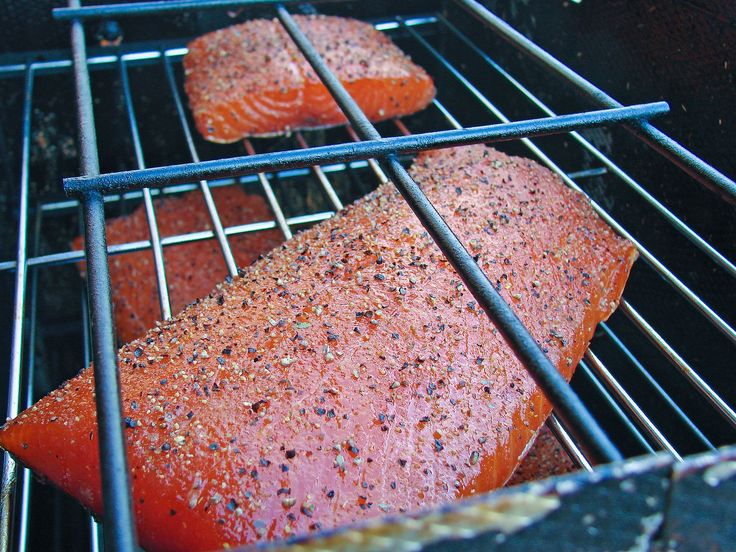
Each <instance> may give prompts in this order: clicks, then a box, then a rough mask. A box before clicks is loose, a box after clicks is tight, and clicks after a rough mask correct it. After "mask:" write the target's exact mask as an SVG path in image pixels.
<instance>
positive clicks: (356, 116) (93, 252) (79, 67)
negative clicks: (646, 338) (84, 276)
mask: <svg viewBox="0 0 736 552" xmlns="http://www.w3.org/2000/svg"><path fill="white" fill-rule="evenodd" d="M457 2H458V3H459V4H460V5H462V6H463V7H464V8H466V9H468V10H469V11H471V13H473V14H474V15H476V16H478V17H479V18H480V19H481V20H482V21H483V22H484V23H485V24H487V25H488V26H490V27H491V28H492V29H493V30H495V31H496V32H498V33H499V34H501V36H503V37H504V38H505V39H507V40H509V41H511V42H512V43H513V44H514V46H516V47H518V48H519V49H521V50H522V51H524V52H525V53H527V54H529V55H530V56H531V57H532V58H533V59H535V60H537V61H539V62H540V63H542V64H543V65H544V66H545V67H546V68H548V69H550V70H551V71H553V72H555V73H557V74H558V75H560V76H562V77H563V78H565V79H567V80H568V81H569V82H571V83H572V84H574V85H575V86H576V88H577V89H579V90H580V91H581V92H582V93H584V94H585V95H587V96H588V97H590V98H591V99H593V100H594V101H595V102H597V103H598V104H599V105H603V106H605V107H608V108H610V109H605V110H602V111H593V112H586V113H579V114H574V115H564V116H551V117H549V118H544V119H534V120H529V121H521V122H514V123H511V122H509V123H503V124H500V125H488V126H484V127H477V128H474V129H459V130H453V131H443V132H436V133H427V134H421V135H414V136H408V137H398V138H381V137H380V135H378V133H377V132H376V131H375V128H374V127H373V126H372V125H371V124H370V123H369V122H368V121H367V119H366V118H365V116H364V115H363V113H362V112H361V111H360V109H359V108H358V107H357V105H356V104H355V103H354V102H353V101H352V99H351V98H350V97H349V96H348V95H347V94H346V93H345V91H344V89H343V88H342V86H341V84H340V83H339V81H337V79H335V78H334V76H333V75H331V73H330V72H329V69H327V68H326V66H325V65H324V63H323V62H322V61H321V60H320V59H319V56H318V55H317V54H316V52H315V51H314V49H313V47H312V46H311V45H310V44H309V42H308V41H307V40H306V38H305V37H304V36H303V35H302V34H301V32H300V31H299V29H298V27H297V26H296V24H295V23H294V21H293V19H292V18H291V17H290V16H289V14H288V12H287V11H286V9H285V8H284V7H283V6H281V5H278V6H277V12H278V16H279V18H280V20H281V22H282V23H283V24H284V26H285V27H286V28H287V30H288V31H289V33H290V34H291V36H292V37H293V38H294V40H295V42H296V43H297V45H298V46H299V47H300V49H301V50H302V52H303V53H304V54H305V56H306V57H307V59H309V61H310V63H312V65H313V66H314V67H315V70H316V71H317V73H318V74H319V75H320V78H321V79H322V80H323V82H324V83H325V85H326V86H327V88H328V90H330V92H331V93H332V95H333V97H335V99H336V100H337V101H338V103H339V105H340V106H341V108H342V109H343V111H344V112H345V113H346V115H347V116H348V119H349V120H350V121H351V123H353V125H354V126H355V128H357V129H358V132H359V133H360V134H361V137H362V138H363V139H365V140H366V141H364V142H360V143H354V144H338V145H333V146H324V147H322V148H311V149H303V150H293V151H286V152H279V153H272V154H264V155H252V156H248V157H242V158H233V159H225V160H218V161H209V162H204V163H197V162H195V163H191V164H186V165H178V166H170V167H162V168H153V169H141V170H138V171H128V172H124V173H114V174H107V175H98V173H99V169H98V166H97V151H96V143H95V130H94V124H93V120H92V112H91V105H92V104H91V95H90V90H89V77H88V70H87V63H86V50H85V45H84V34H83V27H82V23H81V21H82V19H85V18H89V17H102V16H111V15H116V16H126V15H141V14H144V13H145V14H152V13H163V12H165V11H181V10H184V9H192V8H196V9H203V8H218V7H225V6H234V5H238V6H242V5H248V4H278V2H274V1H271V0H250V1H248V0H240V1H232V0H210V1H208V2H194V1H192V0H176V1H172V2H150V3H140V4H120V5H113V6H90V7H85V8H79V6H78V2H77V1H76V0H72V1H71V2H70V8H61V9H57V10H55V12H54V15H55V17H57V18H58V19H68V20H71V21H72V47H73V53H74V72H75V77H76V79H77V95H78V100H79V101H78V104H79V105H78V108H79V121H80V144H81V148H80V150H81V154H82V170H81V172H82V174H83V176H81V177H78V178H72V179H67V180H65V182H64V184H65V188H66V190H67V192H68V193H69V194H70V195H76V196H78V197H80V198H81V200H82V204H83V205H84V213H85V234H86V238H87V239H86V246H85V247H86V256H87V262H88V279H89V302H90V310H91V321H92V331H93V343H94V359H95V382H96V387H97V400H98V419H99V422H100V434H101V435H100V440H101V443H100V448H101V453H100V454H101V466H102V471H103V489H104V493H103V495H104V498H105V510H106V512H115V514H114V515H112V516H108V517H107V519H106V524H105V542H106V548H108V549H111V550H133V549H134V544H135V533H134V525H133V521H132V514H131V512H132V510H131V507H130V495H129V485H128V480H127V469H126V465H125V453H124V441H123V436H122V425H121V417H120V397H119V391H118V385H117V361H116V354H115V347H114V335H113V326H112V311H111V302H110V292H109V274H108V267H107V247H106V244H105V225H104V210H103V197H102V194H103V193H110V192H118V191H123V190H129V189H144V194H145V192H146V191H147V190H146V188H147V187H148V186H160V185H164V184H173V183H184V182H191V181H192V180H199V179H211V178H216V177H222V176H242V175H247V174H254V173H258V172H264V171H274V170H283V169H285V168H295V167H309V166H312V165H319V164H324V163H327V162H331V161H349V160H357V159H368V158H371V157H376V156H377V157H381V158H382V163H383V165H384V167H385V168H386V170H387V172H388V173H389V174H390V175H391V176H392V177H393V180H394V182H395V184H396V185H397V186H398V187H399V189H400V191H401V192H402V194H403V195H404V197H405V198H406V200H407V202H408V203H409V204H410V206H411V207H412V209H413V210H414V211H415V213H416V214H417V216H418V217H419V218H420V220H421V221H422V223H423V224H424V225H425V227H427V229H428V231H429V232H430V233H431V234H432V236H433V238H434V239H435V241H436V242H437V243H438V245H439V246H440V247H441V248H442V250H443V251H444V252H445V254H446V256H447V257H448V259H449V260H450V261H451V262H452V264H453V266H455V268H456V270H457V271H458V273H459V274H460V276H461V277H462V278H463V280H464V281H465V282H466V285H467V287H468V289H469V290H470V291H471V293H473V295H474V296H475V297H476V299H478V301H479V303H480V304H481V305H482V306H483V307H484V309H485V310H486V312H487V313H489V316H490V317H491V318H492V319H493V320H494V322H496V324H497V325H499V327H500V328H501V329H502V331H504V335H505V336H506V338H507V339H509V340H510V342H511V343H512V344H513V345H512V346H514V348H515V350H516V351H517V354H519V356H520V357H521V358H522V359H523V360H524V361H525V365H527V366H528V367H529V369H530V371H531V372H532V373H533V374H534V376H535V378H536V379H538V381H539V383H540V385H541V387H542V388H543V389H544V390H545V393H547V395H548V397H549V398H550V399H551V400H552V401H553V404H555V407H556V411H557V412H558V413H560V414H563V416H564V417H565V422H566V424H567V425H568V427H570V428H571V429H577V432H576V437H578V439H579V440H580V441H581V442H582V443H586V444H587V445H588V446H589V447H590V449H591V450H592V451H593V453H594V454H593V455H594V456H596V457H597V458H599V459H602V460H614V459H618V458H620V455H618V453H617V451H616V450H615V447H613V445H612V444H611V443H610V442H608V440H607V438H606V437H605V434H603V432H602V431H600V429H599V428H598V426H597V423H596V422H595V420H594V419H593V418H592V417H591V416H590V414H588V412H587V410H586V409H585V407H584V406H583V405H582V403H580V402H579V400H578V399H577V397H576V396H575V395H574V394H573V393H572V391H571V390H570V388H569V387H568V386H567V384H566V383H565V382H564V380H562V378H561V377H560V376H559V374H558V373H557V372H556V370H555V369H554V367H553V366H552V365H551V364H550V363H549V361H548V360H547V359H546V357H545V356H544V355H543V353H542V352H541V350H539V348H538V346H537V345H536V343H535V342H534V340H533V339H532V338H531V337H530V336H529V334H528V332H527V331H526V329H525V328H524V327H523V326H522V325H521V323H520V322H519V321H518V319H517V318H516V317H515V315H513V312H512V311H511V309H510V308H509V307H508V306H507V305H506V304H505V302H504V301H503V300H502V299H501V298H500V296H499V295H498V294H497V293H496V291H495V289H494V288H493V286H491V285H490V284H489V283H488V280H487V278H486V277H485V275H483V273H482V272H481V271H480V269H479V268H478V267H477V265H476V264H475V262H474V261H473V260H472V257H471V256H470V255H469V254H468V252H467V251H465V250H464V248H463V247H462V246H461V245H460V243H459V241H458V240H457V238H456V237H455V236H454V235H453V234H452V232H451V230H450V229H449V228H448V227H447V225H446V224H445V223H444V221H443V220H442V219H441V217H440V216H439V215H438V214H437V213H436V211H434V208H433V207H432V206H431V204H430V203H429V202H428V201H427V199H426V197H424V195H423V194H422V193H421V190H419V189H418V187H417V186H416V184H415V183H414V182H413V181H412V180H411V179H410V177H409V176H408V174H407V173H406V171H405V170H404V169H403V167H402V165H401V164H400V163H398V161H397V160H396V158H395V155H396V154H398V153H402V152H410V151H419V150H423V149H430V148H437V147H451V146H455V145H461V144H466V143H477V142H489V141H501V140H509V139H518V138H528V137H530V136H541V135H545V134H549V133H555V132H568V131H570V130H573V129H581V128H587V127H590V126H595V125H601V124H611V123H626V122H628V123H629V125H630V126H629V127H627V128H630V129H631V130H632V131H633V132H634V133H635V134H636V135H637V136H639V137H640V138H642V140H644V141H646V142H647V143H649V144H650V145H652V144H654V146H653V147H655V149H657V150H658V151H660V152H661V153H663V154H665V155H666V156H667V157H668V158H670V159H671V160H673V161H674V162H675V163H676V164H677V165H678V166H680V167H682V168H683V169H684V170H686V172H688V173H689V174H691V175H692V176H693V177H694V178H696V179H697V180H699V181H701V182H703V183H706V184H708V183H712V184H713V185H714V186H715V187H716V188H717V189H718V191H719V193H721V195H722V196H724V197H725V199H727V200H728V201H731V202H733V201H734V197H736V192H735V190H736V185H735V184H734V183H733V182H732V181H731V180H729V179H727V178H726V177H725V176H723V175H722V174H721V173H719V172H718V171H715V169H713V168H712V167H710V166H708V165H707V164H706V163H704V162H703V161H702V160H700V159H698V158H697V157H695V156H694V155H692V154H691V153H690V152H688V151H687V150H685V149H684V148H682V147H681V146H679V144H677V143H676V142H674V141H672V140H671V139H670V138H668V137H667V136H665V135H664V134H662V133H661V132H660V131H658V130H656V129H655V128H654V127H652V126H651V125H650V124H649V123H648V122H646V119H648V118H649V117H652V116H655V115H657V114H661V113H663V112H665V111H666V109H667V108H666V104H663V103H661V102H660V103H656V104H645V105H642V106H631V107H623V106H621V104H619V103H618V102H616V101H615V100H613V99H612V98H610V97H608V96H607V95H605V94H604V93H603V92H601V91H600V90H598V89H597V88H595V87H594V86H593V85H592V84H590V83H589V82H588V81H586V80H585V79H583V78H582V77H580V76H579V75H577V74H576V73H574V72H572V71H571V70H570V69H569V68H567V67H566V66H564V65H562V64H561V63H560V62H559V61H557V60H556V59H554V58H552V57H551V56H549V54H547V53H546V52H544V51H543V50H541V49H539V48H538V47H537V46H536V45H534V44H533V43H531V42H530V41H528V40H527V39H526V38H525V37H523V36H522V35H520V34H519V33H517V32H516V31H514V30H513V29H511V28H510V27H508V25H506V24H505V23H504V22H502V21H501V20H499V19H498V18H496V17H495V16H493V14H490V13H489V12H486V11H485V9H484V8H482V7H480V5H479V4H477V3H476V2H472V1H470V0H457ZM163 57H164V61H165V62H166V56H165V55H164V56H163ZM30 67H31V66H30V65H29V73H32V69H31V68H30ZM29 80H30V81H31V82H32V76H31V77H29ZM26 105H29V104H26ZM139 164H140V165H141V166H142V160H141V161H140V162H139ZM203 187H206V184H203ZM711 187H712V186H711ZM149 199H150V198H149ZM22 212H25V211H22ZM23 225H25V221H23ZM223 236H224V233H223ZM637 245H638V244H637ZM154 249H155V248H154ZM640 249H641V248H640ZM654 260H655V261H656V259H654ZM657 262H658V261H657ZM726 262H728V261H726ZM16 266H17V267H19V268H23V269H24V268H25V266H26V264H25V259H20V258H19V259H18V260H17V263H16ZM665 270H666V269H665ZM18 278H22V279H23V284H24V283H25V280H24V279H25V275H24V271H21V270H18ZM683 287H684V286H683ZM24 288H25V285H23V289H24ZM685 289H687V288H685ZM688 291H689V290H688ZM625 305H626V304H625ZM625 308H626V309H627V310H625V312H627V314H628V315H629V316H630V317H633V318H634V319H635V318H636V316H637V313H636V311H633V308H631V307H630V306H628V307H625ZM727 327H728V326H727ZM727 335H728V334H727ZM588 361H589V362H591V363H592V364H594V363H595V357H593V358H592V359H591V358H590V357H588ZM539 378H541V380H540V379H539ZM16 410H17V406H16ZM665 448H666V447H665ZM675 454H676V453H675ZM8 471H10V470H6V472H8ZM6 472H4V474H5V473H6ZM6 511H7V510H6Z"/></svg>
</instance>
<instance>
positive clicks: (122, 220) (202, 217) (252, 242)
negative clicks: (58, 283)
mask: <svg viewBox="0 0 736 552" xmlns="http://www.w3.org/2000/svg"><path fill="white" fill-rule="evenodd" d="M211 192H212V197H213V199H214V200H215V204H216V205H217V211H218V213H219V214H220V219H221V220H222V224H223V226H225V227H227V226H235V225H238V224H243V223H245V222H257V221H263V220H269V219H271V218H273V216H272V214H271V212H270V210H269V208H268V205H267V204H266V202H265V201H264V200H263V198H262V197H260V196H258V195H253V194H246V193H245V192H244V191H243V190H242V189H241V188H240V187H238V186H227V187H221V188H212V190H211ZM154 207H155V212H156V222H157V224H158V228H159V234H160V236H161V237H162V238H164V237H167V236H175V235H180V234H187V233H190V232H199V231H203V230H211V229H212V222H211V219H210V216H209V213H208V211H207V207H206V205H205V203H204V199H203V197H202V194H201V192H199V191H194V192H189V193H186V194H184V195H181V196H178V197H169V198H166V199H162V200H155V201H154ZM105 228H106V233H107V242H108V243H109V244H111V245H114V244H121V243H126V242H133V241H138V240H148V239H150V237H151V235H150V233H149V230H148V220H147V219H146V211H145V206H144V205H143V204H142V203H141V204H140V205H139V206H138V207H137V208H136V209H135V210H134V211H133V212H132V213H130V214H129V215H126V216H121V217H117V218H114V219H111V220H109V221H107V223H106V225H105ZM282 241H283V240H282V237H281V234H280V233H279V231H278V230H267V231H264V232H256V233H246V234H238V235H235V236H231V237H229V238H228V243H229V244H230V247H231V249H232V251H233V257H234V258H235V262H236V263H237V264H238V266H248V265H249V264H251V263H252V262H253V261H254V260H255V259H256V258H257V257H258V255H260V254H262V253H266V252H267V251H270V250H271V249H273V248H274V247H276V246H277V245H279V244H280V243H281V242H282ZM72 248H73V249H83V248H84V238H83V236H77V237H76V238H75V239H74V240H73V241H72ZM164 264H165V266H166V278H167V282H168V286H167V287H168V290H169V301H170V303H171V312H172V313H177V312H179V311H181V310H182V309H183V308H184V307H185V306H187V305H188V304H189V303H191V302H192V301H194V300H195V299H197V298H199V297H202V296H204V295H206V294H207V293H209V292H210V291H211V290H212V286H213V282H217V281H219V280H222V279H223V278H224V277H225V276H226V275H227V267H226V266H225V261H224V258H223V256H222V251H221V249H220V245H219V243H218V242H217V241H216V240H214V239H211V240H201V241H197V242H191V243H186V244H183V245H173V246H167V247H164ZM78 266H79V269H80V272H81V274H82V277H84V275H85V263H79V265H78ZM110 287H111V291H112V299H113V312H114V316H115V329H116V331H117V335H118V339H119V340H120V341H121V342H122V343H127V342H129V341H131V340H133V339H135V338H137V337H141V336H142V335H144V334H145V333H146V330H148V329H149V328H152V327H153V326H154V324H155V323H156V321H157V320H160V319H161V310H160V308H159V302H158V286H157V284H156V267H155V265H154V261H153V254H152V253H151V251H150V250H149V249H147V250H144V251H136V252H133V253H125V254H122V255H114V256H112V257H110Z"/></svg>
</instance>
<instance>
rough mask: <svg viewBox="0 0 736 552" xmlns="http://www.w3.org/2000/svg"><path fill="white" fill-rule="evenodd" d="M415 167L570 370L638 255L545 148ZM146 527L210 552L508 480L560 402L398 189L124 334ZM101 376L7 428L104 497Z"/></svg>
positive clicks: (130, 433) (43, 466)
mask: <svg viewBox="0 0 736 552" xmlns="http://www.w3.org/2000/svg"><path fill="white" fill-rule="evenodd" d="M411 174H412V175H413V177H414V178H415V179H416V180H417V181H418V182H419V183H420V184H421V185H422V187H423V189H424V191H425V193H426V194H427V195H428V197H429V198H430V199H431V200H432V201H433V203H434V205H435V206H436V207H437V209H438V210H439V212H440V213H441V214H442V215H443V216H444V217H445V218H446V219H447V221H448V222H449V224H450V225H451V226H452V227H453V229H454V231H455V232H456V233H457V235H458V236H459V237H460V239H461V240H462V241H463V242H464V244H465V245H466V246H467V247H468V248H469V249H470V251H471V252H472V253H473V254H474V255H477V256H478V263H479V264H480V266H481V267H482V268H483V270H484V271H485V272H486V273H487V274H488V276H489V277H490V279H491V281H492V282H493V283H494V284H495V285H496V287H497V288H498V290H499V292H500V293H501V294H502V295H503V296H504V298H505V299H506V300H507V301H508V302H509V303H510V304H511V305H512V307H513V308H514V310H515V312H516V313H517V314H518V315H519V316H520V318H521V320H522V321H523V322H524V324H525V325H526V327H527V328H529V330H530V331H531V333H532V334H533V336H534V337H535V339H536V340H537V342H538V343H539V344H540V346H541V347H543V349H544V350H545V351H546V353H547V355H548V356H549V358H550V359H551V361H552V362H553V363H554V364H555V365H556V366H557V367H558V368H559V370H560V372H561V373H562V374H563V375H564V377H565V378H570V377H571V375H572V372H573V370H574V368H575V365H576V364H577V362H578V361H579V360H580V358H581V356H582V355H583V352H584V351H585V349H586V347H587V345H588V343H589V341H590V339H591V337H592V336H593V331H594V329H595V326H596V324H597V323H598V322H599V321H600V320H603V319H605V318H607V317H608V316H609V315H610V314H611V312H613V310H614V309H615V307H616V305H617V302H618V300H619V298H620V296H621V293H622V291H623V287H624V283H625V281H626V278H627V276H628V273H629V270H630V267H631V265H632V263H633V261H634V259H635V258H636V250H635V249H634V247H633V246H632V244H631V243H629V242H627V241H626V240H624V239H623V238H621V237H619V236H617V235H616V234H614V233H613V231H612V230H611V229H610V228H609V227H607V226H606V225H605V224H604V223H603V222H602V221H601V220H600V219H599V218H598V216H597V215H596V214H595V213H594V212H593V211H592V209H591V208H590V206H589V204H588V203H587V202H586V200H585V199H584V198H583V197H582V196H581V195H579V194H577V193H576V192H574V191H572V190H570V189H568V188H566V187H565V186H564V185H563V184H562V182H561V181H560V180H559V178H557V177H556V176H555V175H554V174H553V173H551V172H550V171H548V170H547V169H545V168H543V167H541V166H539V165H538V164H536V163H534V162H532V161H529V160H526V159H521V158H515V157H509V156H507V155H505V154H503V153H500V152H497V151H495V150H493V149H490V148H486V147H484V146H473V147H465V148H458V149H453V150H443V151H436V152H431V153H424V154H421V155H419V156H418V158H417V159H416V161H415V163H414V166H413V168H412V169H411ZM120 365H121V372H120V380H121V386H122V395H123V409H124V415H125V416H126V426H127V429H126V430H125V431H126V436H127V441H128V456H129V463H130V469H131V473H132V484H133V493H134V507H135V514H136V519H137V523H138V534H139V535H140V539H141V542H142V545H143V547H144V548H146V550H149V551H157V550H212V549H218V548H221V547H223V546H224V545H226V544H227V545H235V544H243V543H253V542H257V541H259V540H267V539H271V540H272V539H280V538H286V537H289V536H292V535H295V534H305V533H308V532H310V531H317V530H320V529H328V528H331V527H336V526H339V525H343V524H347V523H351V522H355V521H358V520H363V519H365V518H367V517H372V516H380V515H384V514H400V513H402V512H406V511H413V510H417V509H420V508H426V507H429V506H432V505H436V504H441V503H446V502H449V501H452V500H455V499H458V498H460V497H464V496H470V495H473V494H475V493H480V492H484V491H488V490H490V489H493V488H496V487H498V486H501V485H503V484H504V483H505V482H506V480H507V479H508V478H509V477H510V476H511V474H512V472H513V471H514V469H515V467H516V466H517V465H518V463H519V460H520V457H521V456H522V455H523V452H524V450H525V449H526V447H527V445H528V443H529V442H530V440H531V439H532V438H533V436H534V435H535V434H536V433H537V431H538V430H539V428H540V427H541V426H542V424H543V423H544V421H545V419H546V418H547V416H548V414H549V412H550V410H551V405H550V403H549V402H548V401H547V399H546V398H545V397H544V395H543V394H542V392H541V391H540V389H539V388H538V387H537V386H536V384H535V383H534V381H533V379H532V378H531V376H530V375H529V374H528V372H527V371H526V369H525V368H524V367H523V365H522V364H521V362H520V361H519V360H518V359H517V358H516V356H515V354H514V353H513V351H512V350H511V349H510V347H509V346H508V344H507V343H506V342H505V341H504V339H503V338H502V337H501V335H500V333H499V332H498V330H497V329H496V328H495V326H494V324H493V323H492V322H491V321H490V320H489V319H488V317H487V316H486V314H485V313H484V312H483V311H481V309H479V308H478V306H477V305H476V303H475V301H474V300H473V298H472V296H471V295H470V293H468V291H467V290H465V289H464V287H463V285H462V284H461V282H460V279H459V277H458V276H457V274H456V273H455V271H454V270H453V269H452V268H451V266H450V265H449V263H448V262H447V260H446V259H445V258H444V256H443V255H442V253H441V252H440V251H439V249H438V248H437V246H436V245H435V244H434V243H433V241H432V240H431V238H430V237H429V236H428V235H427V233H426V231H425V230H424V228H423V227H422V226H421V225H420V224H419V222H418V221H417V220H416V218H415V217H414V215H413V214H412V212H411V210H410V208H409V207H408V206H407V204H406V203H405V202H404V200H403V199H402V198H401V196H400V195H399V194H398V192H397V191H396V190H395V189H394V188H393V187H392V186H390V185H384V186H382V187H380V188H379V189H378V190H377V191H376V192H373V193H371V194H370V195H369V196H367V197H366V198H364V199H362V200H360V201H358V202H357V203H356V204H354V205H353V206H351V207H348V208H347V209H345V210H344V211H342V212H341V213H340V214H338V215H337V216H335V217H334V218H332V219H330V220H328V221H325V222H323V223H321V224H319V225H317V226H315V227H313V228H311V229H309V230H307V231H305V232H303V233H301V234H299V235H297V236H295V237H294V238H293V239H292V240H289V241H288V242H286V243H285V244H284V245H282V246H281V247H280V248H279V249H277V250H275V251H273V252H272V253H270V254H268V255H267V256H266V257H265V258H263V259H260V260H258V261H256V262H255V263H254V264H253V265H251V266H250V267H249V268H247V269H246V270H245V271H244V273H243V275H242V277H238V278H236V279H234V280H233V281H232V282H229V283H223V284H221V285H220V286H219V287H218V288H217V289H216V290H214V291H213V292H212V293H211V294H210V296H209V297H207V298H205V299H203V300H202V301H200V302H198V303H196V304H193V305H191V306H189V307H187V308H186V309H185V310H184V311H183V312H182V313H181V314H180V315H179V316H177V317H175V318H174V319H172V320H171V321H169V322H165V323H163V324H162V325H160V326H159V327H157V328H154V329H153V330H151V331H149V332H148V334H146V336H145V338H144V339H140V340H136V341H133V342H132V343H130V344H128V345H126V346H124V347H123V348H122V349H121V350H120ZM94 413H95V407H94V398H93V393H92V372H91V370H90V369H87V370H84V371H82V372H81V373H80V375H79V376H77V377H76V378H74V379H72V380H70V381H69V382H67V383H66V384H64V385H63V386H62V387H61V388H59V389H58V390H56V391H54V392H52V393H51V394H50V395H48V396H47V397H45V398H44V399H42V400H41V401H39V402H38V403H37V404H36V405H35V406H33V407H32V408H31V409H29V410H27V411H25V412H24V413H22V414H20V416H18V417H17V418H16V419H15V420H13V421H11V422H9V423H8V424H7V425H6V426H5V427H4V429H3V430H2V431H0V445H1V446H2V447H3V448H5V449H6V450H8V451H10V452H11V453H12V454H13V455H14V456H15V457H16V458H18V459H19V460H20V461H21V462H22V463H23V464H25V465H27V466H29V467H31V468H32V469H33V470H35V471H36V472H37V473H39V474H41V475H43V477H45V478H46V479H48V480H50V481H52V482H54V483H55V484H56V485H59V486H60V487H61V488H62V489H64V490H65V491H66V492H68V493H70V494H72V495H73V496H75V497H77V498H78V499H79V500H80V501H81V502H82V503H83V504H84V505H85V506H87V507H88V508H90V509H91V510H92V511H95V512H100V510H101V508H102V501H101V492H100V479H99V471H98V465H99V464H98V456H97V446H98V440H97V439H98V437H97V425H96V421H95V414H94Z"/></svg>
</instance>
